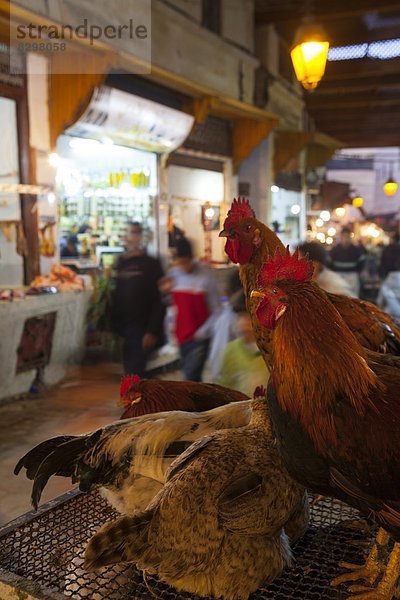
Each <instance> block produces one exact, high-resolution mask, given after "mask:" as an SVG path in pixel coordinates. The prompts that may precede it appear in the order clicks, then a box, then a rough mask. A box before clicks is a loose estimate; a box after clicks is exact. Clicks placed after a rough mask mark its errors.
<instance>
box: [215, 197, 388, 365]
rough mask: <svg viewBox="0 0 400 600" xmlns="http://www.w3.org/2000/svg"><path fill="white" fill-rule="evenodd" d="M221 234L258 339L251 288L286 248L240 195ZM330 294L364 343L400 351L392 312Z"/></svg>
mask: <svg viewBox="0 0 400 600" xmlns="http://www.w3.org/2000/svg"><path fill="white" fill-rule="evenodd" d="M219 235H220V237H226V238H227V241H226V244H225V252H226V253H227V255H228V256H229V258H230V260H231V261H232V262H234V263H239V264H240V278H241V281H242V284H243V289H244V292H245V296H246V302H247V308H248V310H249V312H250V315H251V317H252V322H253V328H254V330H255V333H256V338H257V337H259V334H260V332H259V324H258V322H257V319H255V317H254V310H253V301H252V299H251V298H250V291H251V290H252V289H253V288H254V286H255V284H256V278H257V275H258V273H259V271H260V269H261V266H262V265H263V264H264V263H265V261H266V260H267V259H268V258H269V257H271V256H273V255H274V253H275V251H276V250H280V251H284V246H283V244H282V242H281V241H280V240H279V238H278V237H277V236H276V235H275V233H274V232H273V231H271V230H270V229H269V228H268V227H266V226H265V225H264V224H263V223H261V221H258V220H257V219H256V217H255V213H254V211H253V210H252V208H251V206H250V204H249V202H248V201H247V200H244V199H240V198H239V199H238V200H234V201H233V203H232V207H231V209H230V210H229V212H228V215H227V218H226V219H225V222H224V227H223V230H222V231H221V232H220V234H219ZM327 297H328V299H329V301H330V302H331V303H332V304H333V306H334V307H335V308H336V310H337V311H338V312H339V313H340V315H341V317H342V318H343V320H344V321H345V323H346V324H347V326H348V327H349V328H350V329H351V331H352V332H353V333H354V335H355V336H356V337H357V339H358V340H359V342H360V344H361V345H362V346H364V347H365V348H369V349H370V350H374V351H377V352H390V353H391V354H396V355H398V354H400V330H399V328H398V327H397V326H396V325H395V323H394V321H393V320H392V319H391V317H389V315H387V314H386V313H384V312H383V311H382V310H380V309H379V308H378V307H377V306H375V305H373V304H370V303H369V302H364V301H361V300H358V299H357V298H350V297H348V296H339V295H336V294H329V293H328V294H327ZM261 337H262V340H261V339H258V344H259V346H260V344H263V346H264V352H267V347H268V339H269V335H268V333H267V332H264V334H263V336H261Z"/></svg>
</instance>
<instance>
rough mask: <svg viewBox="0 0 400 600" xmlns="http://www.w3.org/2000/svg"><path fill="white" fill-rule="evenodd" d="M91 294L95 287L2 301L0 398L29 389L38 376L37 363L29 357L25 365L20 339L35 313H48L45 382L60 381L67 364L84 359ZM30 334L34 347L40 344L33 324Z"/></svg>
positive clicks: (53, 382)
mask: <svg viewBox="0 0 400 600" xmlns="http://www.w3.org/2000/svg"><path fill="white" fill-rule="evenodd" d="M91 294H92V290H85V291H82V292H62V293H58V294H43V295H40V296H27V297H26V298H24V299H21V300H14V301H12V302H4V301H3V302H0V400H2V399H4V398H8V397H10V396H15V395H18V394H23V393H26V392H28V391H29V389H30V387H31V385H32V382H33V381H34V379H35V376H36V370H37V367H36V366H31V367H30V366H29V361H28V362H25V365H24V364H23V362H24V357H23V356H21V340H22V337H23V335H25V336H26V335H27V327H26V322H27V321H28V320H29V319H32V317H44V316H45V315H47V322H48V331H47V334H46V335H47V338H48V342H49V343H48V348H49V356H48V357H47V359H46V360H45V361H44V362H45V363H47V364H46V365H45V367H44V376H43V379H44V383H46V384H48V385H53V384H55V383H57V382H58V381H60V379H62V377H63V376H64V375H65V372H66V367H67V365H69V364H73V363H77V362H79V361H80V360H81V359H82V357H83V353H84V348H85V338H86V312H87V309H88V306H89V301H90V297H91ZM42 320H43V319H42ZM38 322H39V320H38ZM31 323H32V321H31ZM33 323H35V320H33ZM28 335H29V336H30V339H31V344H32V345H33V347H34V346H35V344H36V343H38V344H39V341H38V340H37V339H36V338H35V329H34V327H31V328H30V331H28ZM19 348H20V351H19V354H18V349H19ZM39 363H40V361H39Z"/></svg>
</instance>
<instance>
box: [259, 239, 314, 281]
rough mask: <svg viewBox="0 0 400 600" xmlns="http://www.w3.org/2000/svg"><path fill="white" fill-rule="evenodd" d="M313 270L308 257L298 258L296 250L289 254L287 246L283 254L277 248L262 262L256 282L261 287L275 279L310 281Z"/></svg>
mask: <svg viewBox="0 0 400 600" xmlns="http://www.w3.org/2000/svg"><path fill="white" fill-rule="evenodd" d="M313 271H314V267H313V264H312V262H311V261H310V260H308V258H304V257H303V258H300V256H299V251H298V250H295V252H294V253H293V254H290V251H289V246H287V248H286V250H285V251H284V253H283V254H281V252H280V251H279V250H277V251H276V252H275V255H274V256H273V258H271V259H269V260H268V261H267V262H266V263H265V264H264V266H263V267H262V268H261V270H260V273H259V275H258V278H257V283H258V285H259V286H260V287H261V288H262V287H263V286H267V285H270V284H271V283H274V282H276V281H290V280H294V281H302V282H305V281H310V279H311V277H312V274H313Z"/></svg>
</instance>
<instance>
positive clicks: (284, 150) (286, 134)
mask: <svg viewBox="0 0 400 600" xmlns="http://www.w3.org/2000/svg"><path fill="white" fill-rule="evenodd" d="M311 138H312V133H308V132H305V131H276V132H275V135H274V173H275V175H278V174H279V173H281V172H282V171H284V170H285V169H286V167H287V165H288V163H289V162H290V161H291V160H292V158H295V157H296V156H297V155H298V154H299V153H300V152H301V151H302V150H303V148H304V147H305V146H306V144H307V143H308V142H309V141H310V140H311Z"/></svg>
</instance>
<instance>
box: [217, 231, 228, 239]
mask: <svg viewBox="0 0 400 600" xmlns="http://www.w3.org/2000/svg"><path fill="white" fill-rule="evenodd" d="M229 236H230V233H229V231H228V230H227V229H222V231H220V232H219V234H218V237H226V238H227V237H229Z"/></svg>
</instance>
